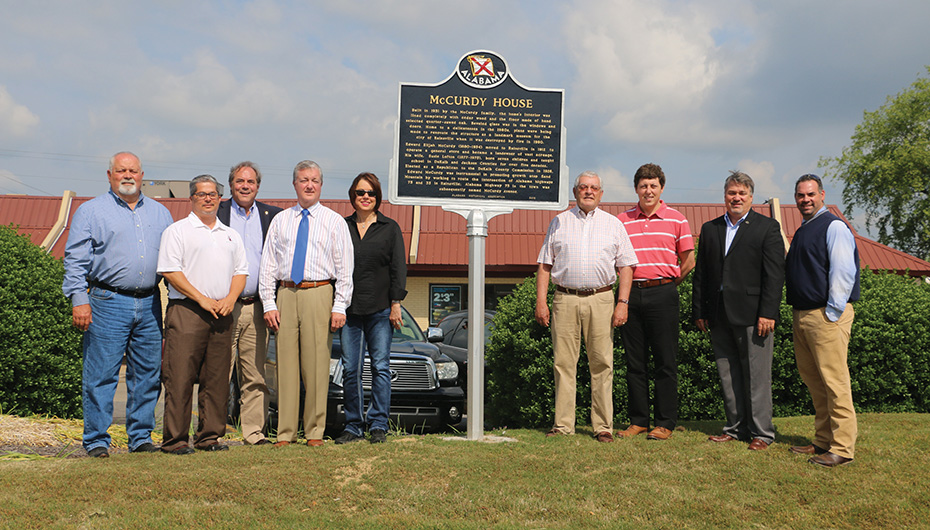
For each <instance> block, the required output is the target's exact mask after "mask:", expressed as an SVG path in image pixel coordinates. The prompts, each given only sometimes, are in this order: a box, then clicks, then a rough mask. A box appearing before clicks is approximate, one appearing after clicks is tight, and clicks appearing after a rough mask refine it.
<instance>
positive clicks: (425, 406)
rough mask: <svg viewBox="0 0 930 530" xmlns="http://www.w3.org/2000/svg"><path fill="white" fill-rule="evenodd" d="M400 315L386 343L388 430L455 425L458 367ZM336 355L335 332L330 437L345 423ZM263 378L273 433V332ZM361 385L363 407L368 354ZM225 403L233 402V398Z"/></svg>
mask: <svg viewBox="0 0 930 530" xmlns="http://www.w3.org/2000/svg"><path fill="white" fill-rule="evenodd" d="M402 314H403V325H402V326H401V328H400V329H395V330H394V339H393V342H392V343H391V412H390V421H391V425H392V427H397V428H400V429H403V430H405V431H407V432H423V431H436V430H442V429H445V428H448V427H449V426H450V425H451V426H454V425H458V424H459V423H461V421H462V414H463V412H464V411H465V393H464V392H463V390H462V387H461V386H460V384H459V369H458V365H457V364H456V363H455V361H453V360H452V359H450V358H449V357H448V356H446V355H444V354H442V353H441V352H440V351H439V348H438V347H437V346H436V345H434V344H431V343H429V342H427V340H426V337H425V336H424V335H423V331H422V330H420V326H419V325H417V323H416V320H414V319H413V317H412V316H410V313H408V312H407V310H406V309H403V310H402ZM341 356H342V344H341V342H340V340H339V333H336V334H334V335H333V349H332V353H331V357H330V364H329V395H328V399H327V407H326V429H327V433H328V434H330V435H331V436H332V435H338V434H339V433H340V432H342V428H343V426H344V425H345V412H344V406H343V390H342V375H343V370H342V363H341V362H340V357H341ZM265 379H266V381H267V383H268V390H269V393H270V394H271V396H270V397H271V405H270V407H269V411H268V426H269V427H270V428H271V429H274V428H275V427H276V426H277V423H278V422H277V416H278V411H277V408H278V392H277V390H278V381H277V350H276V348H275V336H274V334H271V336H270V340H269V343H268V356H267V360H266V361H265ZM234 380H235V378H234ZM362 386H363V388H364V390H365V407H366V409H367V407H368V403H369V400H370V398H371V368H370V365H369V359H368V357H367V355H366V357H365V367H364V371H363V372H362ZM301 393H303V392H302V391H301ZM236 398H238V392H237V393H236ZM230 401H231V402H233V398H232V394H231V398H230ZM302 402H303V398H302V397H301V403H302Z"/></svg>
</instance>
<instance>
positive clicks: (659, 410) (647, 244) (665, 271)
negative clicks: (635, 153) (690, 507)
mask: <svg viewBox="0 0 930 530" xmlns="http://www.w3.org/2000/svg"><path fill="white" fill-rule="evenodd" d="M633 185H634V187H635V188H636V195H637V196H638V197H639V203H638V204H637V205H636V206H635V207H633V208H631V209H629V210H627V211H625V212H623V213H621V214H620V215H619V216H618V217H620V221H622V222H623V225H624V227H625V228H626V231H627V234H629V236H630V241H631V242H632V243H633V248H634V249H636V258H637V259H638V260H639V264H637V265H636V266H635V267H634V268H633V288H632V290H631V291H630V309H629V321H628V322H627V323H626V325H625V326H623V327H622V328H620V336H621V337H622V338H623V349H624V351H625V352H626V367H627V372H626V383H627V388H628V394H629V412H630V426H629V427H627V428H626V430H624V431H620V432H618V433H617V436H619V437H620V438H628V437H632V436H636V435H637V434H642V433H644V432H646V431H648V430H649V418H650V415H649V377H648V373H647V366H648V362H649V354H650V353H651V354H652V356H653V358H654V359H655V422H654V423H653V425H655V428H654V429H653V430H652V431H651V432H649V435H648V436H647V438H648V439H650V440H667V439H668V438H669V437H670V436H671V435H672V430H673V429H675V425H676V424H677V423H678V362H677V359H676V358H677V356H678V289H677V288H676V286H677V285H678V284H679V283H681V281H682V280H683V279H684V278H685V276H687V275H688V273H689V272H691V269H693V268H694V241H693V240H692V238H691V228H690V227H689V226H688V220H687V219H685V216H684V215H682V214H681V213H680V212H679V211H678V210H675V209H672V208H669V207H668V206H666V204H665V203H664V202H663V201H662V199H661V197H662V191H663V190H664V189H665V173H663V172H662V168H661V167H659V166H658V165H656V164H646V165H644V166H642V167H640V168H639V169H638V170H636V175H634V176H633Z"/></svg>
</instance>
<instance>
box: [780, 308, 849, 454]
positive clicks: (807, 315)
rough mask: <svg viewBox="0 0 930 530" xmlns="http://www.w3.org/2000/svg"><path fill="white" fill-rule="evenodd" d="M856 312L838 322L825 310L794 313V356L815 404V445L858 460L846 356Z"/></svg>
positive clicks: (796, 311)
mask: <svg viewBox="0 0 930 530" xmlns="http://www.w3.org/2000/svg"><path fill="white" fill-rule="evenodd" d="M854 318H855V311H854V310H853V306H852V305H851V304H846V310H845V311H843V315H842V316H841V317H840V319H839V320H838V321H836V322H830V320H829V319H827V316H826V314H825V312H824V308H822V307H821V308H819V309H809V310H797V309H796V310H795V311H794V355H795V358H796V359H797V362H798V372H800V373H801V379H803V380H804V384H805V385H807V389H808V390H809V391H810V393H811V399H812V400H813V402H814V430H815V436H814V445H816V446H817V447H820V448H821V449H827V450H829V451H830V452H831V453H833V454H836V455H839V456H842V457H845V458H854V453H855V445H856V435H857V433H858V426H857V423H856V411H855V409H854V407H853V399H852V387H851V385H850V380H849V365H848V364H847V362H846V356H847V352H848V349H849V334H850V330H851V329H852V323H853V319H854Z"/></svg>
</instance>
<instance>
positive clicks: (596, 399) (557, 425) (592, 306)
mask: <svg viewBox="0 0 930 530" xmlns="http://www.w3.org/2000/svg"><path fill="white" fill-rule="evenodd" d="M572 191H573V192H574V194H575V203H576V204H575V207H574V208H572V209H570V210H568V211H565V212H562V213H560V214H559V215H557V216H556V217H555V218H554V219H553V220H552V222H551V223H549V230H548V231H547V232H546V239H545V240H544V241H543V246H542V249H541V250H540V251H539V258H538V259H537V260H536V261H537V262H538V263H539V270H538V272H537V275H536V321H537V322H539V323H540V324H541V325H543V326H549V324H550V313H549V305H548V303H547V299H546V298H547V294H548V291H549V279H550V277H551V278H552V282H553V283H555V290H556V292H555V296H554V297H553V299H552V318H551V321H552V326H551V329H552V347H553V351H554V356H555V370H554V371H555V422H554V423H553V426H552V430H550V431H549V432H548V433H547V434H546V436H557V435H562V434H574V433H575V373H576V371H577V367H578V355H579V348H580V346H581V337H582V336H584V340H585V348H586V350H587V352H588V364H589V366H590V370H591V426H592V428H593V429H594V437H595V438H596V439H597V441H599V442H612V441H613V439H614V438H613V434H611V431H612V430H613V417H614V406H613V367H614V362H613V359H614V356H613V327H614V326H622V325H623V324H625V323H626V321H627V311H628V304H629V296H630V285H631V282H632V279H633V265H636V263H637V260H636V253H635V251H634V250H633V245H631V244H630V238H629V237H628V236H627V233H626V230H625V229H624V228H623V223H621V222H620V220H619V219H618V218H616V217H614V216H613V215H610V214H609V213H607V212H605V211H603V210H601V209H599V208H598V204H600V202H601V198H602V197H603V196H604V190H603V188H602V187H601V178H600V177H599V176H598V175H597V173H594V172H593V171H585V172H584V173H582V174H580V175H578V178H577V179H575V186H574V188H573V190H572ZM618 276H619V277H620V285H619V288H618V289H617V303H616V305H614V297H613V284H614V282H615V281H616V280H617V277H618Z"/></svg>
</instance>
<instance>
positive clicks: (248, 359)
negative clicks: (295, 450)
mask: <svg viewBox="0 0 930 530" xmlns="http://www.w3.org/2000/svg"><path fill="white" fill-rule="evenodd" d="M232 317H233V322H235V326H236V328H235V330H234V331H233V336H232V359H231V361H232V362H231V363H230V364H229V375H230V377H232V371H233V369H234V368H237V370H236V372H237V375H238V378H239V391H240V394H241V397H240V399H239V404H240V407H239V423H240V426H241V428H242V436H243V438H245V441H246V443H250V444H256V443H258V442H260V441H262V440H264V439H265V435H264V434H262V429H263V428H264V427H265V418H266V416H267V415H268V401H269V399H268V386H267V385H266V384H265V353H266V351H267V349H268V329H267V328H266V327H265V319H264V314H263V312H262V303H261V301H260V300H258V299H257V298H256V299H255V302H254V303H251V304H243V303H242V302H236V307H235V308H234V309H233V313H232Z"/></svg>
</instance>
